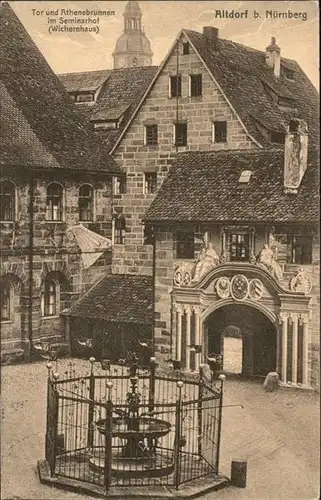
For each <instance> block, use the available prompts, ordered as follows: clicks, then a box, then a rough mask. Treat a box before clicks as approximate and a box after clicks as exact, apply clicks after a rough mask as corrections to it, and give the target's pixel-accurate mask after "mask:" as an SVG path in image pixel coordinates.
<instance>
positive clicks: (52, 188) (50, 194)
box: [46, 182, 63, 221]
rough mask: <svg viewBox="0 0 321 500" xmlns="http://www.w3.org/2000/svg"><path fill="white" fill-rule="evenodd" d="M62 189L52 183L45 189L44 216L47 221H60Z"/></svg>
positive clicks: (55, 183)
mask: <svg viewBox="0 0 321 500" xmlns="http://www.w3.org/2000/svg"><path fill="white" fill-rule="evenodd" d="M62 195H63V189H62V186H61V185H60V184H58V183H57V182H52V183H51V184H49V186H48V187H47V198H46V216H47V220H53V221H55V220H56V221H60V220H62V199H63V196H62Z"/></svg>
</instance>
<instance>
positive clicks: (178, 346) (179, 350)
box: [176, 305, 183, 360]
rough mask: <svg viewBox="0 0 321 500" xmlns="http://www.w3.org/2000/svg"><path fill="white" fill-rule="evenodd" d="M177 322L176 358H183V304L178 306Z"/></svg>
mask: <svg viewBox="0 0 321 500" xmlns="http://www.w3.org/2000/svg"><path fill="white" fill-rule="evenodd" d="M176 312H177V322H176V359H177V360H181V358H182V315H183V310H182V307H181V306H179V305H178V306H176Z"/></svg>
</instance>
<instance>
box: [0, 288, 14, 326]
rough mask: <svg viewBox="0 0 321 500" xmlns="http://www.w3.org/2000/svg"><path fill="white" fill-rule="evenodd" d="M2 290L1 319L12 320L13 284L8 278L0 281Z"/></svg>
mask: <svg viewBox="0 0 321 500" xmlns="http://www.w3.org/2000/svg"><path fill="white" fill-rule="evenodd" d="M0 290H1V321H11V320H12V310H11V307H12V302H13V296H12V291H13V288H12V285H11V283H10V282H9V281H7V280H1V282H0Z"/></svg>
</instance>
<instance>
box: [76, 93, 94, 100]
mask: <svg viewBox="0 0 321 500" xmlns="http://www.w3.org/2000/svg"><path fill="white" fill-rule="evenodd" d="M94 100H95V99H94V94H93V93H92V92H81V93H79V94H77V95H76V102H93V101H94Z"/></svg>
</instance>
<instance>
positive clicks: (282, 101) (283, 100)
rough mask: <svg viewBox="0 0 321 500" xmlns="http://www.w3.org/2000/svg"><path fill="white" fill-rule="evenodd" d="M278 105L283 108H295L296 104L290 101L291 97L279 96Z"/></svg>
mask: <svg viewBox="0 0 321 500" xmlns="http://www.w3.org/2000/svg"><path fill="white" fill-rule="evenodd" d="M278 105H279V106H282V107H284V108H295V105H296V103H295V99H292V98H291V97H283V96H279V98H278Z"/></svg>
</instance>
